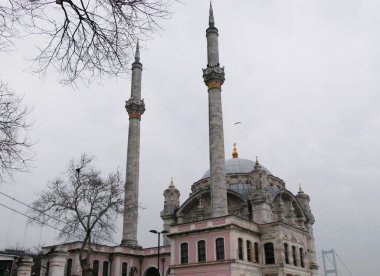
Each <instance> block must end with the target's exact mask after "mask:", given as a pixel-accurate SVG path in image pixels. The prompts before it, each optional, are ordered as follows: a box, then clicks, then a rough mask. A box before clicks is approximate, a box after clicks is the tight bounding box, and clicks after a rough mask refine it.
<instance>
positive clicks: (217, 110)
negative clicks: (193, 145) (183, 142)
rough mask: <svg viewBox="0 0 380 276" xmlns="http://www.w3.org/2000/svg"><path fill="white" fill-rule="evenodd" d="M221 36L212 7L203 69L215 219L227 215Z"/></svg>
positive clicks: (212, 202) (212, 203)
mask: <svg viewBox="0 0 380 276" xmlns="http://www.w3.org/2000/svg"><path fill="white" fill-rule="evenodd" d="M218 36H219V34H218V29H217V28H216V27H215V22H214V14H213V10H212V5H211V3H210V15H209V27H208V28H207V30H206V38H207V62H208V63H207V68H206V69H203V79H204V82H205V84H206V85H207V87H208V104H209V139H210V175H211V176H210V180H211V184H210V192H211V216H212V217H220V216H224V215H227V214H228V205H227V185H226V168H225V158H224V134H223V114H222V97H221V92H222V84H223V82H224V68H222V67H220V65H219V50H218Z"/></svg>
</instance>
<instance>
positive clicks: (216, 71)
mask: <svg viewBox="0 0 380 276" xmlns="http://www.w3.org/2000/svg"><path fill="white" fill-rule="evenodd" d="M203 79H204V82H205V84H206V85H207V87H208V88H209V89H212V88H220V87H221V86H222V84H223V83H224V80H225V78H224V67H220V66H219V64H217V65H207V68H206V69H203Z"/></svg>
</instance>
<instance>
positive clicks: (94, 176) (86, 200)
mask: <svg viewBox="0 0 380 276" xmlns="http://www.w3.org/2000/svg"><path fill="white" fill-rule="evenodd" d="M92 162H93V160H92V158H90V157H88V156H87V155H85V154H83V155H82V156H81V158H80V160H79V161H78V162H75V161H71V162H70V165H69V168H68V171H67V173H66V177H65V178H64V179H61V178H58V179H56V180H54V181H51V182H50V184H49V186H48V190H47V191H45V192H43V193H42V194H41V195H40V197H39V199H37V200H36V201H34V202H33V204H32V208H31V209H30V212H31V216H32V217H33V219H32V220H31V222H36V221H37V222H38V223H50V224H54V225H56V226H58V227H62V231H61V232H60V235H59V238H63V239H66V240H70V239H72V238H73V237H79V238H81V239H82V240H83V243H82V246H81V250H80V254H79V258H80V263H81V267H82V275H91V266H90V261H89V259H90V256H91V254H92V250H91V243H92V242H98V241H104V240H107V238H108V237H109V236H111V234H112V233H113V232H114V231H115V220H116V217H117V216H118V215H119V214H121V213H122V212H123V183H122V181H121V179H120V175H119V172H116V173H112V174H110V175H109V176H108V177H107V178H106V179H103V178H102V177H101V173H100V171H97V170H95V169H94V167H93V166H92ZM57 218H60V219H57ZM62 222H64V224H63V225H62Z"/></svg>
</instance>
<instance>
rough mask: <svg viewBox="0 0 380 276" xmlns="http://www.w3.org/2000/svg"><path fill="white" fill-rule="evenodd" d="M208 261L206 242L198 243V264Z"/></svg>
mask: <svg viewBox="0 0 380 276" xmlns="http://www.w3.org/2000/svg"><path fill="white" fill-rule="evenodd" d="M205 261H206V241H198V262H200V263H201V262H205Z"/></svg>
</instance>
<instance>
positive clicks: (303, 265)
mask: <svg viewBox="0 0 380 276" xmlns="http://www.w3.org/2000/svg"><path fill="white" fill-rule="evenodd" d="M300 262H301V266H302V267H305V264H304V262H303V248H300Z"/></svg>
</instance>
